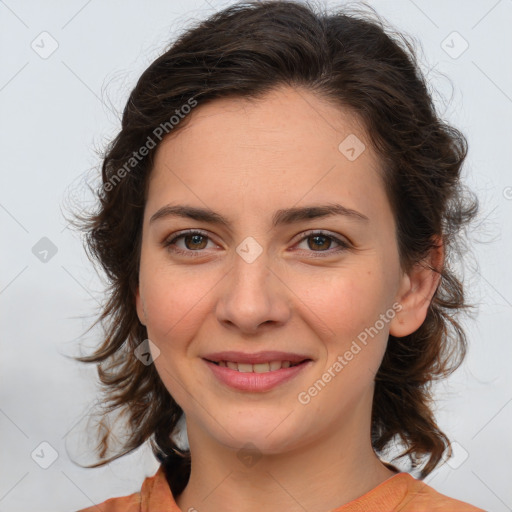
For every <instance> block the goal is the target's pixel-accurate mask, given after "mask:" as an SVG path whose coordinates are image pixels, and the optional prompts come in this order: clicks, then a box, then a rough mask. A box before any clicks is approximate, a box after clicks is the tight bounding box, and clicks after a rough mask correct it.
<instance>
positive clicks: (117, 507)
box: [77, 492, 142, 512]
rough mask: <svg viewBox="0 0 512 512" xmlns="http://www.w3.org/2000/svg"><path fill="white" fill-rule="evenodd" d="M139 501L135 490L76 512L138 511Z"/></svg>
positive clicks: (139, 508)
mask: <svg viewBox="0 0 512 512" xmlns="http://www.w3.org/2000/svg"><path fill="white" fill-rule="evenodd" d="M141 502H142V500H141V494H140V492H135V493H133V494H130V495H129V496H121V497H119V498H110V499H108V500H107V501H104V502H103V503H99V504H98V505H92V506H91V507H87V508H83V509H80V510H78V511H77V512H140V510H141Z"/></svg>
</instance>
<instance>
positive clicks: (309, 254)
mask: <svg viewBox="0 0 512 512" xmlns="http://www.w3.org/2000/svg"><path fill="white" fill-rule="evenodd" d="M190 115H191V116H192V117H191V119H189V120H188V121H189V123H188V124H187V125H186V127H184V128H183V129H182V130H180V131H179V132H176V133H175V134H171V135H170V136H168V138H167V139H164V141H163V142H162V143H161V145H160V147H159V148H158V150H157V153H156V158H155V164H154V168H153V170H152V174H151V177H150V182H149V188H148V194H147V202H146V207H145V213H144V221H143V235H142V248H141V263H140V281H139V290H138V293H137V297H136V302H137V311H138V315H139V319H140V320H141V322H142V323H143V324H144V325H146V327H147V330H148V337H149V339H150V340H151V342H152V343H153V344H154V345H155V346H156V347H158V350H159V354H158V356H157V357H155V361H154V364H155V365H156V368H157V371H158V373H159V375H160V376H161V378H162V381H163V382H164V384H165V386H166V387H167V389H168V391H169V392H170V393H171V395H172V396H173V397H174V399H175V400H176V401H177V403H178V404H179V405H180V406H181V407H182V409H183V410H184V412H185V415H186V419H187V427H188V431H189V440H190V439H191V433H193V435H194V436H200V435H201V436H203V438H204V439H208V440H209V442H216V443H218V444H219V445H222V446H226V447H231V448H240V447H242V446H244V445H245V444H246V443H247V442H251V443H253V444H254V445H255V446H257V447H258V449H259V450H260V451H261V452H263V453H279V452H283V451H285V450H291V449H293V448H299V447H300V446H302V445H304V443H306V442H314V441H315V440H320V439H324V438H327V437H329V436H330V435H333V434H334V433H335V432H339V431H340V429H342V428H343V427H346V428H352V429H356V430H357V429H359V431H361V432H364V433H365V434H364V435H366V433H367V432H368V429H369V418H370V416H369V413H370V410H371V401H372V395H373V379H374V376H375V374H376V372H377V369H378V367H379V365H380V362H381V360H382V357H383V354H384V352H385V349H386V343H387V339H388V334H389V333H390V330H391V331H392V330H393V329H394V328H396V329H397V332H398V330H399V329H400V328H399V327H398V324H399V323H400V321H399V319H398V314H397V313H398V309H399V308H398V309H397V300H398V299H400V296H401V294H403V292H404V290H405V289H406V288H407V286H408V285H409V284H410V281H408V278H407V276H405V275H404V274H403V273H402V271H401V269H400V265H399V258H398V251H397V244H396V238H395V221H394V218H393V215H392V212H391V207H390V204H389V202H388V199H387V197H386V194H385V191H384V186H383V182H382V174H381V170H380V169H379V162H378V160H377V158H376V156H375V154H374V153H373V152H372V150H371V148H370V143H369V141H368V139H367V136H366V134H365V132H364V130H363V129H362V127H361V126H360V125H359V124H358V123H357V120H356V118H354V117H353V116H351V115H350V114H349V113H348V112H346V111H344V110H342V109H340V108H337V107H335V106H333V105H331V104H328V103H326V102H324V101H323V100H322V99H320V98H319V97H317V96H315V95H313V94H312V93H309V92H306V91H304V90H300V91H299V90H296V89H291V88H280V89H276V90H274V91H273V92H272V93H270V94H268V95H266V96H265V97H264V98H263V99H260V100H258V101H253V102H249V101H247V100H243V99H223V100H216V101H214V102H211V103H210V104H207V105H203V106H201V105H200V104H199V106H198V107H196V109H195V110H194V111H193V112H192V113H191V114H190ZM354 136H355V137H357V139H355V138H354ZM347 137H351V138H349V139H347V141H345V139H346V138H347ZM343 141H345V142H343ZM354 141H356V143H354ZM357 141H359V142H357ZM340 143H342V144H341V149H340ZM361 143H362V144H364V145H365V149H364V150H362V148H363V146H362V145H361ZM354 144H355V145H354ZM352 146H353V147H354V149H355V150H354V151H351V150H350V147H352ZM361 150H362V152H361ZM358 153H360V154H359V156H357V155H358ZM354 156H357V158H355V159H354ZM326 205H341V206H342V207H343V208H345V210H342V209H341V208H340V209H339V210H338V211H337V212H334V213H331V214H329V215H323V216H320V215H318V213H319V210H317V211H316V213H315V211H314V210H313V211H311V212H310V213H311V215H310V217H309V218H307V216H302V217H301V215H291V214H290V212H289V211H288V210H289V209H292V212H295V213H296V212H298V211H301V210H303V209H307V208H313V207H318V206H320V207H322V206H326ZM167 206H171V207H177V206H184V207H191V208H195V209H207V210H209V211H210V212H215V214H216V215H215V216H214V217H213V218H206V217H202V218H201V217H198V216H194V215H192V216H191V215H188V214H187V213H186V212H185V211H184V210H182V213H183V215H177V214H172V212H171V211H170V210H169V209H167V210H165V207H167ZM286 212H288V213H286ZM347 212H352V213H351V214H348V213H347ZM324 213H325V212H324ZM220 218H222V219H223V221H224V222H219V221H218V219H220ZM274 221H277V222H274ZM187 230H189V232H186V231H187ZM402 323H403V322H402ZM395 326H396V327H395ZM413 330H414V329H413ZM363 333H366V343H364V342H363V340H364V339H365V335H364V334H363ZM370 333H371V334H370ZM354 343H355V345H354ZM356 346H358V347H359V350H358V349H357V348H356ZM221 351H237V352H241V353H243V354H245V355H247V354H257V353H260V352H263V351H280V352H286V353H290V354H295V355H299V356H301V357H302V359H304V358H307V359H309V361H308V362H306V363H302V364H301V365H299V367H297V368H298V370H297V369H295V370H293V372H291V371H290V370H287V369H281V370H278V372H281V373H282V374H286V375H287V376H286V378H285V379H284V380H282V381H280V382H278V383H277V384H276V383H274V385H270V384H268V382H269V379H268V374H266V375H267V377H265V376H263V377H261V376H262V375H263V374H259V375H256V377H255V378H254V379H252V377H254V375H255V374H258V372H259V371H260V370H261V371H265V370H269V369H270V367H266V366H265V365H263V366H261V367H258V369H257V371H256V372H255V374H252V376H251V379H252V380H251V379H248V380H246V381H244V382H245V383H246V384H247V386H249V387H250V386H253V387H252V388H250V389H240V388H237V387H233V384H229V383H227V382H226V381H225V380H223V379H224V378H223V377H219V376H218V374H221V373H222V375H224V376H225V375H226V374H227V373H228V372H231V373H230V376H228V377H227V378H228V380H229V379H232V380H233V379H234V378H233V374H234V372H237V369H234V368H237V367H233V369H232V368H229V367H228V368H227V369H226V368H223V369H222V368H221V367H220V366H217V365H214V364H213V363H208V362H207V361H206V360H205V358H206V356H211V355H212V354H214V353H218V352H221ZM156 353H157V352H156V351H154V356H156ZM350 354H352V356H350ZM264 357H265V356H264ZM284 357H287V356H282V357H279V358H278V359H284ZM290 357H292V356H290ZM272 358H275V356H272ZM340 358H341V359H340ZM342 361H343V362H342ZM336 362H338V365H336ZM285 366H286V363H285ZM340 366H341V369H340ZM240 369H242V370H243V369H245V370H247V367H240ZM250 369H256V367H255V368H250ZM274 371H275V370H274ZM243 373H244V372H241V374H242V376H243ZM270 373H272V372H270ZM329 375H330V378H329ZM238 376H240V373H238ZM259 377H261V379H260V380H258V382H256V379H257V378H259ZM265 379H267V380H265ZM232 380H230V381H229V382H232ZM235 380H236V376H235ZM278 380H279V379H278ZM319 380H321V381H322V383H319ZM237 382H239V381H237ZM255 382H256V383H255ZM265 382H267V384H265ZM251 383H252V384H251ZM315 383H316V387H315ZM242 385H243V383H242ZM247 386H246V387H247ZM258 386H259V387H258ZM315 389H316V392H315ZM361 422H362V423H363V424H364V428H362V427H361ZM199 433H200V434H199Z"/></svg>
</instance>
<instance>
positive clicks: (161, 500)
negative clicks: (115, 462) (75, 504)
mask: <svg viewBox="0 0 512 512" xmlns="http://www.w3.org/2000/svg"><path fill="white" fill-rule="evenodd" d="M173 502H174V500H173V498H172V494H171V492H170V489H169V486H168V484H167V481H166V479H165V472H164V469H163V467H162V466H160V467H159V468H158V471H157V472H156V473H155V474H154V475H153V476H148V477H146V479H145V480H144V482H143V483H142V487H141V490H140V491H138V492H134V493H133V494H130V495H129V496H120V497H118V498H110V499H108V500H106V501H104V502H102V503H99V504H94V505H92V506H90V507H88V508H84V509H80V510H78V511H77V512H147V511H149V510H150V509H151V510H156V509H155V506H156V507H159V506H161V505H164V504H165V506H166V507H167V508H168V510H170V511H173V510H175V509H174V508H172V504H173ZM169 505H170V507H169Z"/></svg>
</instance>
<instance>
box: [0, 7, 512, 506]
mask: <svg viewBox="0 0 512 512" xmlns="http://www.w3.org/2000/svg"><path fill="white" fill-rule="evenodd" d="M230 3H231V2H217V1H214V0H209V1H208V2H206V1H203V0H194V1H191V0H187V1H186V2H185V1H178V0H172V1H163V0H160V1H153V2H151V3H150V4H149V3H142V2H136V1H133V0H130V1H121V0H118V1H106V2H100V1H99V0H89V1H85V0H73V1H67V2H64V1H60V2H57V1H46V2H36V1H33V0H32V1H20V0H6V1H5V2H3V1H0V48H1V66H0V108H1V116H0V141H1V142H0V144H1V163H0V168H1V177H2V186H1V188H0V222H1V229H2V244H1V256H2V260H1V262H2V263H1V266H0V306H1V310H0V311H1V315H2V317H1V320H2V324H1V325H2V330H1V332H2V337H1V350H0V353H1V388H0V428H1V437H0V454H1V455H0V457H1V468H0V511H10V512H18V511H19V512H21V511H23V512H26V511H27V510H38V511H40V512H50V511H52V512H71V511H74V510H77V509H78V508H82V507H86V506H90V505H92V504H93V503H98V502H101V501H103V500H105V499H107V498H109V497H113V496H120V495H125V494H130V493H132V492H135V491H137V490H139V489H140V485H141V483H142V481H143V479H144V478H145V477H146V476H149V475H152V474H154V472H155V471H156V469H157V467H158V463H157V461H156V460H155V459H154V458H153V456H152V455H151V453H150V452H149V449H147V448H142V449H140V450H138V451H137V452H136V453H134V454H132V455H130V456H127V457H124V458H122V459H121V460H119V461H116V462H115V463H112V464H111V465H110V466H109V467H106V468H105V467H104V468H101V469H91V470H87V469H81V468H80V467H78V466H77V465H75V464H73V463H72V462H71V460H70V456H71V455H73V456H76V457H77V460H86V461H88V460H91V459H83V458H80V457H78V455H80V454H78V455H77V450H76V448H75V449H73V441H74V439H75V438H74V437H73V436H74V434H75V433H76V432H78V431H79V430H80V427H81V426H83V421H84V420H83V418H84V414H85V413H86V412H87V410H88V409H89V407H90V406H91V405H92V404H93V403H94V401H95V399H96V396H97V393H96V391H97V390H96V387H95V386H96V383H95V370H94V368H92V367H90V365H89V366H85V365H79V364H78V363H74V362H73V361H71V360H69V359H66V358H65V357H64V355H65V354H67V355H73V354H75V355H76V354H78V345H79V344H80V343H82V344H83V345H84V350H85V349H86V347H92V346H93V345H94V344H95V343H96V342H97V341H99V338H98V336H99V332H98V331H93V332H92V333H90V334H89V335H88V336H86V337H83V338H81V335H82V333H83V332H84V330H85V329H86V328H87V327H88V326H89V325H90V322H91V321H92V320H93V319H94V318H95V315H96V313H97V311H98V302H97V301H98V300H100V297H101V291H102V282H101V280H100V279H99V278H98V277H97V276H96V274H95V273H94V270H93V269H92V266H91V264H90V263H89V261H88V260H87V258H86V256H85V253H84V251H83V249H82V246H81V240H80V237H79V236H78V235H76V234H74V233H72V231H71V230H70V229H69V228H68V225H67V223H66V221H65V219H64V218H63V216H62V209H63V208H65V204H66V201H67V202H68V203H69V201H70V200H71V201H72V202H74V204H75V205H76V204H80V202H86V201H88V198H89V196H88V193H87V189H86V188H85V183H86V181H87V180H89V181H90V179H91V178H90V176H91V173H93V172H94V169H95V168H96V167H97V166H98V164H99V160H98V158H97V157H96V154H95V152H94V148H101V147H102V146H103V144H104V143H105V142H106V141H108V140H109V139H110V138H112V137H113V136H114V135H115V133H116V131H117V129H118V128H119V115H120V114H119V113H120V111H121V109H122V107H123V105H124V103H125V101H126V99H127V96H128V93H129V91H130V90H131V88H132V87H133V86H134V85H135V82H136V80H137V78H138V76H139V75H140V73H141V72H142V71H143V70H144V69H145V68H146V67H147V66H148V65H149V63H150V62H151V61H152V60H153V59H154V58H156V56H157V55H159V53H160V52H161V51H162V49H163V47H164V46H165V45H166V44H167V43H168V42H169V41H170V40H172V39H173V38H174V37H175V35H176V34H177V33H179V32H181V31H182V30H183V29H185V28H186V27H187V26H188V24H189V22H190V21H193V20H195V19H198V18H201V19H202V18H205V17H206V16H207V15H209V14H211V13H213V12H214V11H216V10H219V9H220V8H221V7H223V6H226V5H228V4H230ZM340 3H341V2H340ZM369 3H370V4H371V5H373V6H374V7H375V8H376V10H377V11H378V12H379V13H380V14H381V15H383V16H384V17H385V18H387V19H388V20H389V22H390V23H392V24H393V25H394V26H395V27H396V28H398V29H400V30H402V31H404V32H407V33H409V34H412V35H413V36H415V37H416V38H417V39H418V40H419V41H421V44H422V47H423V51H422V53H420V58H421V60H422V67H423V70H424V71H425V72H427V73H428V77H429V81H430V83H431V84H432V86H433V87H435V88H436V89H437V90H438V91H439V92H440V93H441V94H442V95H443V97H444V98H445V99H446V101H445V102H444V103H443V101H441V100H440V99H439V98H438V99H437V100H436V101H438V102H439V105H440V110H441V111H442V112H443V114H444V115H445V117H446V118H447V119H449V120H450V121H451V122H452V123H453V124H455V125H456V126H457V127H458V128H460V129H461V130H462V131H463V132H464V133H465V134H466V135H467V137H468V140H469V146H470V152H469V157H468V160H467V164H466V166H465V174H466V181H467V183H468V184H469V185H470V186H471V187H472V188H473V189H474V190H475V191H476V192H477V193H478V195H479V197H480V200H481V209H482V213H481V218H482V223H481V224H480V227H479V228H478V229H474V230H472V232H471V241H472V243H475V244H476V245H475V248H474V258H473V257H469V256H468V258H467V261H466V263H467V267H468V269H467V270H466V283H467V285H468V287H470V290H471V294H470V299H472V300H473V301H474V302H476V303H478V304H479V305H480V307H479V310H478V314H477V316H476V318H475V319H474V320H467V321H466V322H465V324H466V325H467V329H468V339H469V344H470V349H469V355H468V358H467V361H466V363H465V365H464V367H463V368H462V369H460V370H459V371H458V372H457V373H456V374H455V375H454V376H453V377H451V378H450V379H449V380H448V381H447V382H446V383H445V384H443V385H442V386H440V387H439V388H438V390H437V395H436V398H437V400H438V419H439V423H440V425H441V427H442V428H443V429H444V430H445V432H446V433H447V434H448V436H449V437H450V438H451V439H452V440H454V441H456V443H457V444H456V447H457V449H456V451H455V452H456V456H455V457H454V459H453V460H451V461H450V462H449V463H448V464H446V465H444V466H443V467H442V468H441V469H439V470H437V471H436V472H435V473H434V474H433V475H432V476H431V477H429V478H428V479H427V482H428V483H429V484H430V485H432V486H433V487H435V488H436V489H437V490H439V491H440V492H443V493H445V494H448V495H451V496H453V497H457V498H459V499H462V500H464V501H468V502H470V503H474V504H475V505H479V506H480V507H483V508H486V509H488V510H492V511H496V512H502V511H507V510H512V488H511V486H510V481H511V477H512V471H511V464H510V460H511V458H512V443H511V441H510V431H511V429H510V425H511V417H512V386H511V382H512V377H511V372H510V362H511V355H512V343H510V331H509V327H510V320H511V319H512V315H511V310H512V305H511V304H512V291H511V290H512V286H511V284H512V275H511V267H510V255H511V254H512V244H511V237H510V220H511V218H512V173H511V169H510V164H511V146H512V144H511V141H512V130H511V111H512V72H511V67H510V61H511V53H512V52H511V48H512V31H511V29H510V27H511V24H512V1H510V0H500V1H496V0H482V1H471V2H458V1H446V0H443V1H426V0H423V1H420V0H415V1H412V0H397V1H394V2H385V1H383V0H373V1H371V2H369ZM333 4H334V3H333V2H329V5H333ZM44 31H46V32H48V33H49V34H51V37H52V38H53V39H54V40H55V41H57V43H58V48H57V49H56V51H55V52H54V53H53V54H52V55H50V56H48V58H46V59H44V58H42V57H41V56H40V55H39V54H38V53H36V51H34V50H33V49H32V47H31V44H32V42H33V41H35V43H34V46H35V45H39V46H38V47H39V51H40V52H42V51H48V50H49V49H50V48H51V40H50V39H49V37H48V36H44V35H43V36H41V35H40V34H41V33H42V32H44ZM454 31H456V32H458V33H459V34H460V36H461V37H462V38H463V39H464V40H465V41H467V43H468V44H469V47H468V48H467V50H466V51H464V52H463V53H462V54H461V55H460V56H458V57H457V58H453V57H454V56H455V54H457V53H459V52H460V50H461V49H462V48H463V46H462V45H463V44H464V41H463V40H462V39H461V38H460V37H459V36H457V35H453V34H452V33H453V32H454ZM42 38H46V39H42ZM447 38H448V39H447ZM443 41H445V43H443ZM43 46H44V48H43ZM450 47H451V48H450ZM445 49H446V50H447V51H448V52H451V54H452V55H451V56H450V55H449V54H448V53H447V52H446V51H445ZM452 85H453V88H452ZM116 110H117V112H118V113H117V114H116V113H115V111H116ZM87 176H89V178H87ZM84 204H85V203H84ZM43 237H47V238H48V239H50V240H51V242H52V243H53V244H54V245H55V246H56V249H57V253H56V254H55V255H53V256H51V253H49V255H48V256H47V260H48V261H46V262H43V261H40V259H38V258H37V257H36V256H35V255H34V254H33V252H32V248H33V247H34V246H35V245H36V244H37V243H38V241H39V240H40V239H41V238H43ZM36 247H37V246H36ZM43 442H46V443H49V444H50V445H51V447H52V448H53V449H54V450H55V451H56V452H57V454H58V457H57V459H56V460H55V461H54V462H53V464H51V465H50V466H49V467H48V469H43V468H42V467H40V465H39V464H44V463H45V462H46V463H49V462H50V461H51V454H52V448H49V447H48V446H47V445H42V446H41V443H43ZM31 454H33V457H34V459H36V460H37V461H38V462H39V464H37V463H36V462H35V461H34V460H33V458H32V456H31ZM37 454H39V456H37ZM82 456H86V455H84V454H82Z"/></svg>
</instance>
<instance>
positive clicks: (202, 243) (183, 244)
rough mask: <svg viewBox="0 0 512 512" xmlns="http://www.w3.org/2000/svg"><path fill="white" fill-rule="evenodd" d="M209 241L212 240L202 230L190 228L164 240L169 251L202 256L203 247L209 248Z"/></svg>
mask: <svg viewBox="0 0 512 512" xmlns="http://www.w3.org/2000/svg"><path fill="white" fill-rule="evenodd" d="M208 242H210V238H209V237H208V235H206V234H205V233H202V232H201V231H194V230H190V231H186V232H184V233H183V232H182V233H181V234H177V235H176V234H174V235H172V236H171V237H169V238H168V239H167V240H166V241H165V242H163V246H164V247H166V248H167V249H168V250H169V251H172V252H175V253H178V254H185V255H187V256H188V255H191V256H196V255H197V256H200V255H201V254H202V253H203V249H206V248H207V245H208ZM212 243H213V242H212ZM194 253H196V254H194Z"/></svg>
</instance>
